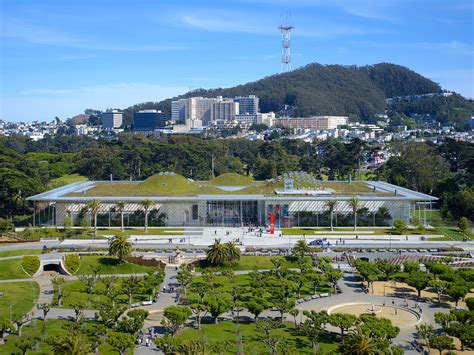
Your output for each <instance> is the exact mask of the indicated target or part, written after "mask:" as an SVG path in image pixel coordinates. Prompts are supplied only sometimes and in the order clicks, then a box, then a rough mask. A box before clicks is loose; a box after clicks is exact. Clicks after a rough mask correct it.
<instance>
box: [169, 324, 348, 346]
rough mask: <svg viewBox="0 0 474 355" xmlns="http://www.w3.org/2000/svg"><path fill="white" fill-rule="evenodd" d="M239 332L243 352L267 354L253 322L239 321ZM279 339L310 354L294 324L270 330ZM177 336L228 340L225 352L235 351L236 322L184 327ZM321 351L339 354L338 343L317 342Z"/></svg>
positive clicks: (329, 340)
mask: <svg viewBox="0 0 474 355" xmlns="http://www.w3.org/2000/svg"><path fill="white" fill-rule="evenodd" d="M240 332H241V335H242V341H243V344H244V351H245V353H261V354H268V352H269V349H268V347H267V346H266V345H265V344H264V343H263V342H262V341H261V338H260V336H261V335H262V333H261V332H259V331H257V329H256V326H255V323H240ZM272 334H276V335H278V336H279V338H280V339H284V340H286V341H288V342H290V343H292V344H293V346H295V348H296V349H297V353H298V354H311V353H312V349H311V343H310V342H309V340H308V339H307V338H306V337H305V336H302V335H300V334H299V333H298V332H297V331H295V329H294V326H293V325H291V324H285V327H284V328H281V329H276V330H273V331H272ZM178 338H180V339H183V340H196V339H203V338H204V339H207V340H208V341H209V343H210V344H212V343H214V342H216V341H229V342H230V343H231V344H232V346H231V347H230V349H229V351H227V352H226V354H235V353H237V350H238V349H237V344H236V324H235V323H233V322H228V321H226V322H220V323H219V324H203V325H202V330H201V331H199V330H197V329H194V328H186V329H184V330H183V331H182V333H181V334H180V335H178ZM319 345H320V349H321V351H323V352H324V353H327V354H339V352H338V351H337V348H338V344H337V343H336V342H335V341H334V340H333V339H325V341H323V342H321V343H319Z"/></svg>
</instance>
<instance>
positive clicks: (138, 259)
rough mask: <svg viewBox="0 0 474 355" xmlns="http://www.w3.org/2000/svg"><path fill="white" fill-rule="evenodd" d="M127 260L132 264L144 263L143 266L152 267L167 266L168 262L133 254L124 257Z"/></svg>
mask: <svg viewBox="0 0 474 355" xmlns="http://www.w3.org/2000/svg"><path fill="white" fill-rule="evenodd" d="M124 260H125V261H128V262H129V263H132V264H137V265H142V266H150V267H160V268H163V269H164V268H165V266H166V264H165V263H164V262H162V261H161V260H157V259H145V258H144V257H143V256H132V255H128V256H126V257H125V258H124Z"/></svg>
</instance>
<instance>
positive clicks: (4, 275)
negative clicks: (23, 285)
mask: <svg viewBox="0 0 474 355" xmlns="http://www.w3.org/2000/svg"><path fill="white" fill-rule="evenodd" d="M27 278H29V276H28V275H27V274H26V272H24V271H23V269H22V267H21V258H18V259H7V260H0V280H14V279H27Z"/></svg>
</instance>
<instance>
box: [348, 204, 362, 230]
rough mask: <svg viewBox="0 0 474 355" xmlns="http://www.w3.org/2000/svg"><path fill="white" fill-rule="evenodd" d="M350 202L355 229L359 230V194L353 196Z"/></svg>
mask: <svg viewBox="0 0 474 355" xmlns="http://www.w3.org/2000/svg"><path fill="white" fill-rule="evenodd" d="M348 203H349V206H350V208H351V210H352V215H353V216H354V230H357V211H358V210H359V208H360V201H359V199H358V198H357V196H352V197H351V199H350V200H349V202H348Z"/></svg>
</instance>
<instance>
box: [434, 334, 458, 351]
mask: <svg viewBox="0 0 474 355" xmlns="http://www.w3.org/2000/svg"><path fill="white" fill-rule="evenodd" d="M429 341H430V345H431V347H432V348H433V349H436V350H438V351H439V355H442V354H443V350H448V349H451V347H452V346H453V339H452V338H451V337H450V336H447V335H432V336H431V337H430V339H429Z"/></svg>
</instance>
